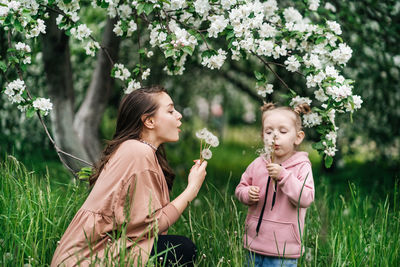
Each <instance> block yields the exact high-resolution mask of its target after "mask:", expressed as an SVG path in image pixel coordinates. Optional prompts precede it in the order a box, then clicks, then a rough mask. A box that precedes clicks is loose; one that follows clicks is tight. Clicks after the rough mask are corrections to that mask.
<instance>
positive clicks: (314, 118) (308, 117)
mask: <svg viewBox="0 0 400 267" xmlns="http://www.w3.org/2000/svg"><path fill="white" fill-rule="evenodd" d="M321 122H322V117H321V116H320V115H318V113H314V112H312V113H309V114H304V115H303V124H304V126H305V127H313V126H316V125H320V124H321Z"/></svg>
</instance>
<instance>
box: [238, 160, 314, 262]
mask: <svg viewBox="0 0 400 267" xmlns="http://www.w3.org/2000/svg"><path fill="white" fill-rule="evenodd" d="M266 163H267V162H266V161H265V159H264V158H262V157H258V158H256V159H255V160H254V161H253V162H252V163H251V164H250V165H249V166H248V167H247V169H246V171H245V172H244V173H243V175H242V179H241V180H240V184H239V185H238V186H237V187H236V191H235V195H236V197H237V198H238V199H239V201H241V202H243V203H244V204H246V205H249V195H248V191H249V188H250V186H252V185H253V186H259V187H260V200H259V201H258V203H257V204H254V205H251V206H249V209H248V213H247V218H246V228H245V235H244V247H245V248H247V249H249V250H250V251H253V252H255V253H258V254H262V255H268V256H279V257H285V258H299V257H300V256H301V255H300V253H301V242H300V232H299V225H298V219H297V207H298V205H299V206H300V209H299V217H300V218H299V221H300V228H301V233H302V234H303V228H304V218H305V215H306V210H307V207H309V206H310V205H311V203H312V202H313V201H314V181H313V176H312V170H311V163H310V160H309V159H308V153H306V152H296V153H295V154H294V155H293V156H291V157H290V158H289V159H287V160H286V161H285V162H283V163H282V164H281V165H282V167H283V168H284V169H283V171H282V172H281V174H280V176H281V177H282V180H280V181H279V182H278V185H277V190H276V199H275V204H274V206H273V208H272V198H273V195H274V189H273V183H272V178H271V182H270V185H269V188H268V194H267V202H266V205H265V210H264V215H263V218H262V222H261V226H260V229H259V233H258V235H257V234H256V227H257V223H258V219H259V216H260V213H261V209H262V206H263V204H264V199H265V191H266V186H267V181H268V170H267V168H266ZM307 175H308V176H307ZM306 177H307V180H306V182H305V184H304V187H303V183H304V179H305V178H306ZM302 188H303V191H301V190H302ZM300 192H301V199H300V201H299V196H300ZM271 208H272V209H271ZM303 251H304V250H303Z"/></svg>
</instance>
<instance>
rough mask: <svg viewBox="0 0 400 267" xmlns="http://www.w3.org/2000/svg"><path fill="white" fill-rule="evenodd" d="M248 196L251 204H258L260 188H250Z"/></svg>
mask: <svg viewBox="0 0 400 267" xmlns="http://www.w3.org/2000/svg"><path fill="white" fill-rule="evenodd" d="M248 194H249V202H250V204H255V203H257V202H258V201H259V200H260V187H258V186H250V189H249V192H248Z"/></svg>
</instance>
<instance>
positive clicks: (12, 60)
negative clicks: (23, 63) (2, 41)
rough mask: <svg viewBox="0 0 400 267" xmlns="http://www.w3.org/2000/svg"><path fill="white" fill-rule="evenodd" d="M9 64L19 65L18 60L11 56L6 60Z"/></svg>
mask: <svg viewBox="0 0 400 267" xmlns="http://www.w3.org/2000/svg"><path fill="white" fill-rule="evenodd" d="M8 60H9V61H10V62H11V63H15V64H19V59H18V58H17V57H15V56H11V57H9V58H8Z"/></svg>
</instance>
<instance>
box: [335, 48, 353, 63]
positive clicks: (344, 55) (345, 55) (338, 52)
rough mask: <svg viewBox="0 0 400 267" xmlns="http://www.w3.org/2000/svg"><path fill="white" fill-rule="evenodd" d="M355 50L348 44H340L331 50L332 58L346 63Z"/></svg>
mask: <svg viewBox="0 0 400 267" xmlns="http://www.w3.org/2000/svg"><path fill="white" fill-rule="evenodd" d="M352 53H353V50H352V49H351V48H350V47H349V46H348V45H346V44H343V43H342V44H339V48H337V49H335V50H333V51H332V52H331V57H332V60H333V61H335V62H337V63H339V64H346V63H347V61H349V59H350V58H351V54H352Z"/></svg>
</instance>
